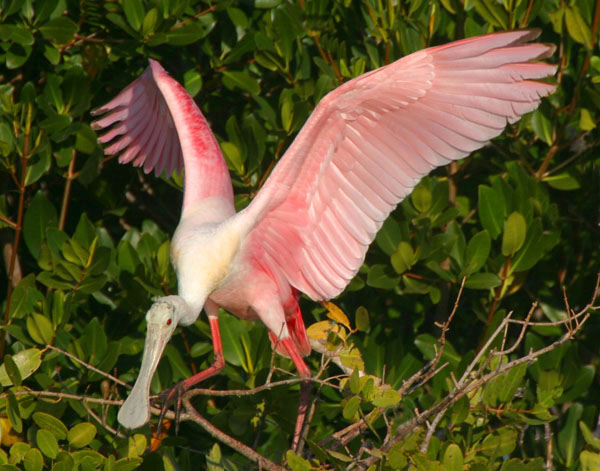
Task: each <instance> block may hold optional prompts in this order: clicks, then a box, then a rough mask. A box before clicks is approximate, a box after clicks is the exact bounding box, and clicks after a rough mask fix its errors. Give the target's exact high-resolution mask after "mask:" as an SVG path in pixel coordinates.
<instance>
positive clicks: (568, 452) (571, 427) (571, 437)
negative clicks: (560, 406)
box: [558, 402, 583, 467]
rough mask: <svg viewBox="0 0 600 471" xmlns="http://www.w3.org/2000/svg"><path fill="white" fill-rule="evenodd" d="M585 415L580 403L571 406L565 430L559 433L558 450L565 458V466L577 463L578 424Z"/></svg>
mask: <svg viewBox="0 0 600 471" xmlns="http://www.w3.org/2000/svg"><path fill="white" fill-rule="evenodd" d="M582 414H583V406H582V405H581V404H579V403H578V402H575V403H573V404H571V407H569V413H568V414H567V421H566V423H565V425H564V426H563V428H562V429H561V430H560V431H559V432H558V448H559V450H560V452H561V455H562V456H563V457H564V460H565V466H566V467H571V466H572V465H573V464H574V463H575V459H576V456H575V452H576V450H577V448H578V446H577V436H578V434H577V429H578V427H577V424H578V422H579V420H580V419H581V416H582Z"/></svg>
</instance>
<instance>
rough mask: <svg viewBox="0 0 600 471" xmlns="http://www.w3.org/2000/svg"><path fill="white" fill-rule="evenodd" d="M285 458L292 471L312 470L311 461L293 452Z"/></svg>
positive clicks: (289, 451)
mask: <svg viewBox="0 0 600 471" xmlns="http://www.w3.org/2000/svg"><path fill="white" fill-rule="evenodd" d="M285 458H286V461H287V465H288V466H289V468H290V470H291V471H310V470H311V469H312V466H311V465H310V461H308V460H305V459H304V458H302V457H301V456H298V455H297V454H296V453H294V452H293V451H292V450H288V451H287V452H286V454H285ZM222 469H224V468H222Z"/></svg>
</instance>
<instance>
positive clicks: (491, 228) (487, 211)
mask: <svg viewBox="0 0 600 471" xmlns="http://www.w3.org/2000/svg"><path fill="white" fill-rule="evenodd" d="M478 211H479V218H480V219H481V224H482V225H483V227H484V229H486V230H487V231H488V232H489V234H490V235H491V236H492V239H495V238H496V237H498V236H499V235H500V234H501V233H502V223H503V221H504V216H505V214H506V212H505V208H504V198H503V197H502V195H499V194H498V193H497V191H496V190H495V189H493V188H491V187H489V186H486V185H479V208H478Z"/></svg>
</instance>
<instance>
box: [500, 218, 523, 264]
mask: <svg viewBox="0 0 600 471" xmlns="http://www.w3.org/2000/svg"><path fill="white" fill-rule="evenodd" d="M526 235H527V223H526V222H525V218H524V217H523V215H522V214H521V213H519V212H518V211H514V212H513V213H511V215H510V216H508V218H507V219H506V222H505V223H504V234H503V236H502V255H504V256H505V257H509V256H511V257H512V256H513V255H514V254H515V253H517V250H519V249H520V248H521V247H522V246H523V243H524V242H525V236H526Z"/></svg>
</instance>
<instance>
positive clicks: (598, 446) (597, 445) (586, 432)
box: [579, 420, 600, 452]
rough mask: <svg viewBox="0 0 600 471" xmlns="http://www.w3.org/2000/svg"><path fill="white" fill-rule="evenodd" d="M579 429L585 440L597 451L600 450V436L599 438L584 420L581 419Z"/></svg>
mask: <svg viewBox="0 0 600 471" xmlns="http://www.w3.org/2000/svg"><path fill="white" fill-rule="evenodd" d="M579 430H581V434H582V435H583V439H584V440H585V442H586V443H587V444H588V445H589V446H591V447H592V448H593V449H594V450H596V451H597V452H600V438H597V437H596V436H595V435H594V434H593V433H592V431H591V430H590V429H589V428H588V426H587V425H586V424H585V422H584V421H583V420H580V421H579Z"/></svg>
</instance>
